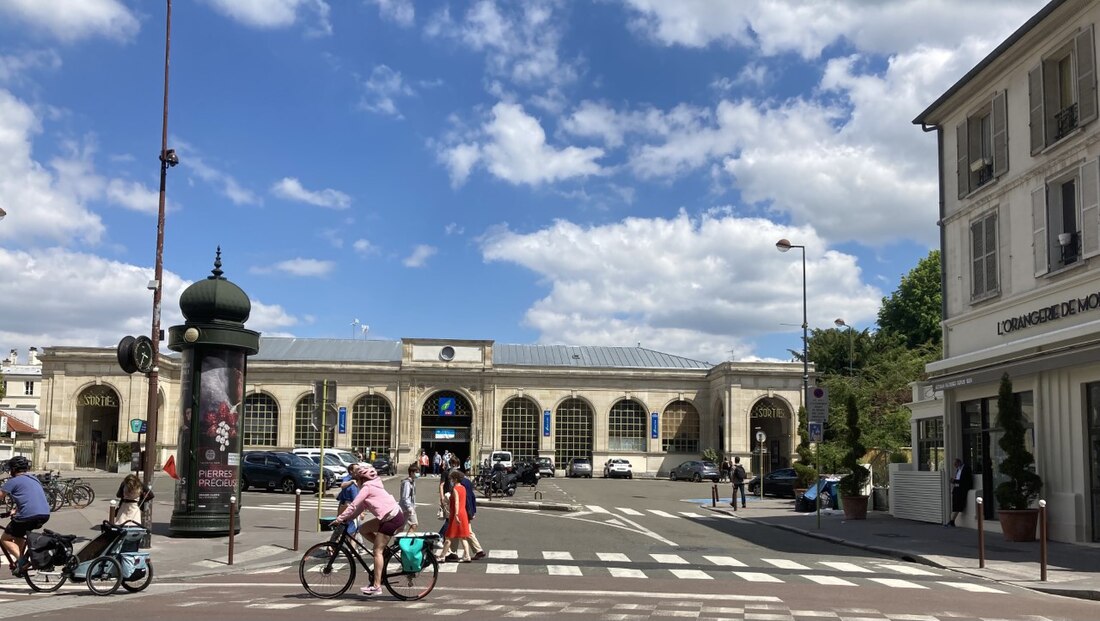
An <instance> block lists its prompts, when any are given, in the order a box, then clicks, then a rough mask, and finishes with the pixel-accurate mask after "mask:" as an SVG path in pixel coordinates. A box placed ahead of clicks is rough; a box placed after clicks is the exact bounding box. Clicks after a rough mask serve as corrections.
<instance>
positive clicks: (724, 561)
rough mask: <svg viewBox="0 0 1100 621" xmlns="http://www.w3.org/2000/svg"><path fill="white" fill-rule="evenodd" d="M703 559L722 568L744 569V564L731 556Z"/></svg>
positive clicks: (706, 557)
mask: <svg viewBox="0 0 1100 621" xmlns="http://www.w3.org/2000/svg"><path fill="white" fill-rule="evenodd" d="M703 558H705V559H707V560H708V561H710V562H712V563H714V564H715V565H722V566H724V567H746V565H745V564H744V563H742V562H741V561H739V560H737V559H735V558H733V557H732V556H704V557H703Z"/></svg>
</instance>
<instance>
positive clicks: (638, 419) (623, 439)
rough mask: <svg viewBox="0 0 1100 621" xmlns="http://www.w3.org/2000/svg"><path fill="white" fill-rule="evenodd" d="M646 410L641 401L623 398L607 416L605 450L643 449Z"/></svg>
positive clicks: (612, 407)
mask: <svg viewBox="0 0 1100 621" xmlns="http://www.w3.org/2000/svg"><path fill="white" fill-rule="evenodd" d="M645 432H646V411H645V408H643V407H642V404H641V403H638V402H637V401H634V400H633V399H623V400H622V401H620V402H618V403H616V404H615V405H613V406H611V413H610V414H609V415H608V417H607V450H609V451H644V450H645V448H646V447H645Z"/></svg>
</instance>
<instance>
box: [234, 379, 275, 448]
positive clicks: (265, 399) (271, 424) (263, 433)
mask: <svg viewBox="0 0 1100 621" xmlns="http://www.w3.org/2000/svg"><path fill="white" fill-rule="evenodd" d="M242 428H243V429H244V436H243V437H242V438H241V445H242V446H244V447H245V448H253V447H263V448H274V447H275V446H277V445H278V444H279V404H278V403H276V402H275V399H274V398H273V397H272V396H271V395H269V394H266V393H262V392H255V393H252V394H250V395H248V396H247V397H245V398H244V424H243V425H242Z"/></svg>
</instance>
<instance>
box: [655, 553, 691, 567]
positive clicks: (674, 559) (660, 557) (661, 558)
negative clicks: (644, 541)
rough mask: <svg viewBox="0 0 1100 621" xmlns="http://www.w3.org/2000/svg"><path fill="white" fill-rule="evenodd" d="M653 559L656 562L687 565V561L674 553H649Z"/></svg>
mask: <svg viewBox="0 0 1100 621" xmlns="http://www.w3.org/2000/svg"><path fill="white" fill-rule="evenodd" d="M650 556H651V557H653V560H655V561H657V562H658V563H667V564H671V565H687V564H688V562H687V561H685V560H684V559H683V558H681V557H680V556H678V555H676V554H650Z"/></svg>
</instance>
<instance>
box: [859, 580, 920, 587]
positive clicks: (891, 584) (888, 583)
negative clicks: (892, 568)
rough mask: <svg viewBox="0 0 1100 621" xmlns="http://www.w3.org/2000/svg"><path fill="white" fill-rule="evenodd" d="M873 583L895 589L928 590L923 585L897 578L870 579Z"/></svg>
mask: <svg viewBox="0 0 1100 621" xmlns="http://www.w3.org/2000/svg"><path fill="white" fill-rule="evenodd" d="M868 580H871V581H872V582H877V583H879V584H884V585H886V586H888V587H892V588H895V589H927V588H928V587H926V586H924V585H923V584H917V583H915V582H909V581H908V580H898V579H897V578H868Z"/></svg>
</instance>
